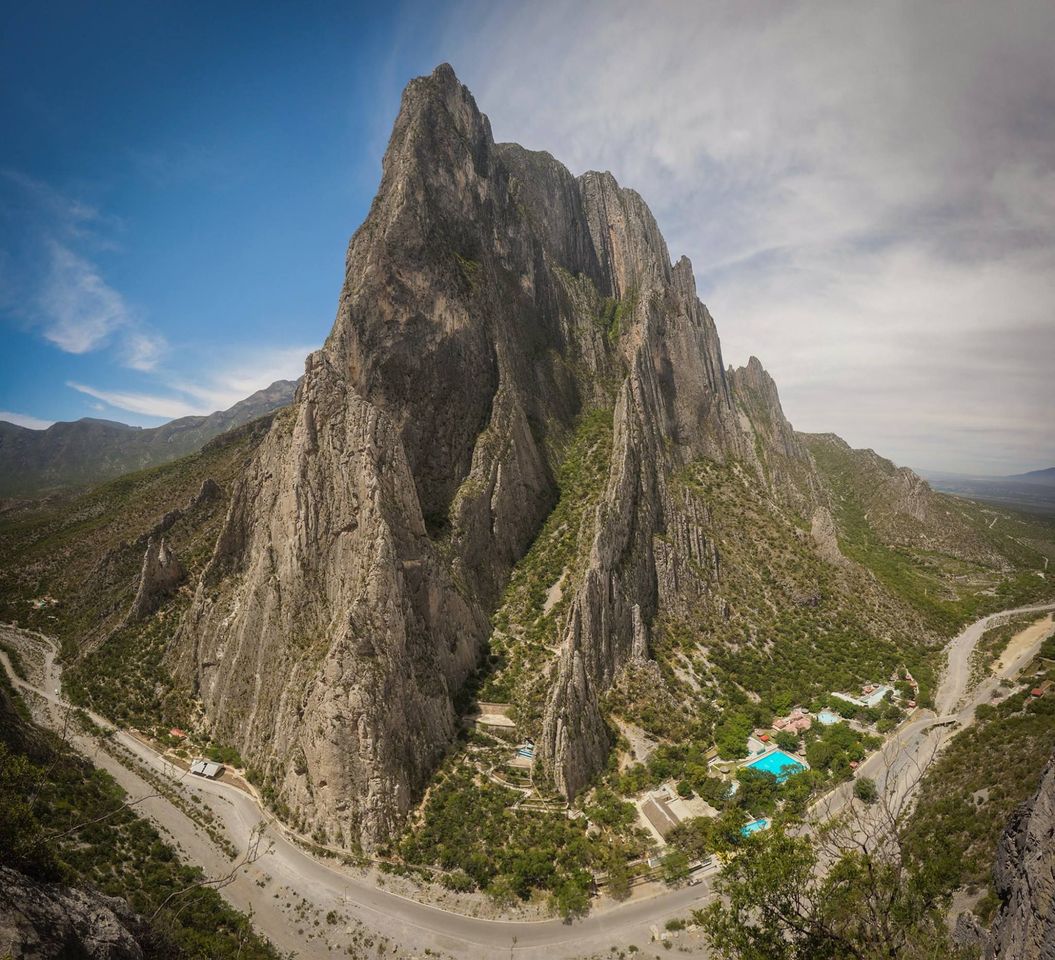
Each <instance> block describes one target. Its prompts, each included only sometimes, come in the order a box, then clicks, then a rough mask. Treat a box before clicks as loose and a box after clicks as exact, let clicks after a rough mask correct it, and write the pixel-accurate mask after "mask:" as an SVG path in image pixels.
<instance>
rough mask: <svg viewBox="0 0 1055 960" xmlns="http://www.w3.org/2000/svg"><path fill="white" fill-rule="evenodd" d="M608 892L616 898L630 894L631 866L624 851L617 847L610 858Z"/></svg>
mask: <svg viewBox="0 0 1055 960" xmlns="http://www.w3.org/2000/svg"><path fill="white" fill-rule="evenodd" d="M608 894H609V896H611V897H612V898H613V899H614V900H625V899H626V898H627V897H628V896H630V867H629V866H628V865H627V862H626V854H625V853H624V851H622V850H619V849H615V850H613V851H612V854H611V856H610V858H609V860H608Z"/></svg>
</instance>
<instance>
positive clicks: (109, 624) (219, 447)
mask: <svg viewBox="0 0 1055 960" xmlns="http://www.w3.org/2000/svg"><path fill="white" fill-rule="evenodd" d="M271 419H272V418H271V417H266V418H263V419H261V420H257V421H254V422H253V423H251V424H247V425H246V426H244V427H239V428H238V429H237V430H233V431H231V432H230V433H227V434H224V435H223V436H222V437H218V438H217V439H215V440H212V441H210V442H209V443H208V444H206V445H205V447H203V448H202V450H201V451H199V452H198V453H194V454H191V455H190V456H188V457H184V458H183V459H181V460H177V461H175V462H173V463H171V464H166V465H164V466H161V467H153V468H151V469H149V470H144V471H140V472H138V473H132V474H128V475H127V476H124V477H121V478H119V479H117V480H113V481H111V482H109V483H106V484H103V485H102V486H100V487H97V488H95V489H94V490H91V491H89V492H88V493H84V494H81V495H78V496H73V497H68V498H66V497H63V498H50V499H48V500H44V501H41V502H40V503H39V504H32V505H28V506H23V507H20V508H16V509H11V510H8V511H7V512H5V513H3V514H0V619H2V620H5V621H9V622H17V623H19V624H20V625H22V626H23V627H28V628H31V629H34V630H38V631H41V632H43V633H47V634H49V635H51V636H54V637H57V638H58V639H59V641H60V642H61V645H62V655H63V658H64V659H65V660H66V661H67V669H66V671H65V673H64V677H65V682H66V684H67V688H68V693H69V694H70V695H71V697H72V698H73V699H74V700H75V701H76V702H78V703H82V704H85V705H90V706H91V707H92V708H93V709H96V710H98V711H99V712H100V713H103V714H105V715H106V716H108V717H110V718H111V719H113V720H115V721H117V722H121V723H125V724H129V723H133V724H136V723H138V724H146V723H149V722H157V721H165V722H177V721H180V720H182V719H183V718H184V716H185V713H186V708H185V705H184V704H182V703H181V702H180V701H179V698H173V697H169V693H170V691H171V687H172V682H171V678H170V677H169V676H168V673H167V670H166V669H165V667H164V665H163V663H162V654H163V652H164V649H165V646H166V644H167V642H168V640H169V639H170V638H171V636H172V635H173V633H174V631H175V630H176V628H177V627H178V625H179V620H180V617H181V615H182V611H183V609H184V608H185V607H186V604H187V602H188V599H189V595H190V591H191V590H193V587H194V585H195V584H196V582H197V580H198V578H199V576H200V574H201V572H202V570H203V569H204V567H205V564H206V563H207V562H208V559H209V557H210V555H211V553H212V548H213V544H214V543H215V541H216V537H217V535H218V533H219V529H220V525H221V523H222V521H223V518H224V515H225V514H226V510H227V501H228V496H229V492H230V488H231V485H232V483H233V482H234V481H235V479H236V478H237V477H238V475H239V474H240V473H241V472H242V470H243V469H244V465H245V463H246V461H247V459H248V457H249V456H250V455H251V453H252V451H253V450H254V449H255V448H256V446H257V444H258V443H259V442H260V440H261V438H262V437H263V435H264V433H265V432H266V430H267V428H268V426H269V424H270V422H271ZM206 481H212V482H213V484H215V486H213V485H211V484H210V485H209V486H208V487H207V488H206V490H205V493H204V495H202V491H203V484H205V483H206ZM151 535H155V536H157V537H164V538H165V540H166V542H167V543H168V545H169V547H170V548H171V549H172V550H173V551H174V552H175V554H176V556H177V557H178V558H179V560H180V562H181V563H182V564H183V566H184V568H185V569H186V571H187V579H186V581H185V585H184V587H183V588H182V589H181V591H180V592H178V593H177V594H176V595H175V596H173V597H172V598H171V599H170V600H169V601H168V602H166V603H165V604H164V605H163V606H162V607H161V609H160V610H159V611H158V612H157V613H156V614H155V615H153V616H151V617H149V618H147V619H146V620H143V621H141V622H129V621H127V620H126V618H127V615H128V612H129V609H130V607H131V604H132V600H133V598H134V596H135V593H136V589H137V587H138V582H139V573H140V569H141V566H142V563H143V555H144V552H145V550H146V545H147V540H148V538H149V537H150V536H151ZM115 678H120V682H115Z"/></svg>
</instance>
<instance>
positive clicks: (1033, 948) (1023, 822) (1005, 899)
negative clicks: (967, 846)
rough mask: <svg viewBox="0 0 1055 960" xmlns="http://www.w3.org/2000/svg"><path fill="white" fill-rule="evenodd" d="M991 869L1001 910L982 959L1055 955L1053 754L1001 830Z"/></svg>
mask: <svg viewBox="0 0 1055 960" xmlns="http://www.w3.org/2000/svg"><path fill="white" fill-rule="evenodd" d="M993 873H994V880H995V881H996V893H997V896H998V897H999V898H1000V910H999V912H998V913H997V916H996V919H995V920H994V921H993V925H992V928H991V930H990V932H989V936H988V943H987V945H986V949H985V957H986V960H1055V757H1052V759H1051V761H1050V762H1049V763H1048V765H1047V767H1046V768H1045V770H1044V774H1043V776H1042V777H1041V781H1040V787H1039V788H1038V789H1037V792H1036V795H1035V796H1034V797H1033V799H1032V800H1030V801H1029V802H1028V803H1025V804H1023V805H1022V806H1021V807H1020V808H1019V809H1018V810H1016V811H1015V814H1014V815H1013V816H1012V818H1011V820H1010V821H1009V823H1008V825H1007V828H1006V829H1005V830H1004V835H1003V837H1002V838H1001V840H1000V846H999V848H998V849H997V856H996V865H995V867H994V871H993Z"/></svg>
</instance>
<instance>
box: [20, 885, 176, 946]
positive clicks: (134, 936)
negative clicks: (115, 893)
mask: <svg viewBox="0 0 1055 960" xmlns="http://www.w3.org/2000/svg"><path fill="white" fill-rule="evenodd" d="M152 943H153V938H152V937H151V935H150V934H149V932H148V931H147V930H146V929H145V925H144V924H143V922H142V921H141V920H139V919H138V918H137V917H136V916H135V915H134V914H133V913H132V912H131V911H130V910H129V909H128V904H126V903H125V902H124V901H123V900H119V899H117V898H115V897H104V896H102V895H101V894H98V893H94V892H90V891H86V890H81V889H78V888H75V887H65V886H62V885H61V884H57V883H38V882H36V881H34V880H31V879H29V878H28V877H26V876H25V875H24V874H21V873H19V872H18V871H17V870H12V869H10V868H8V867H3V866H0V956H10V957H20V958H24V960H53V958H57V957H62V958H64V960H65V958H68V960H142V958H144V957H150V956H154V955H155V954H154V953H153V952H152V951H151V945H152Z"/></svg>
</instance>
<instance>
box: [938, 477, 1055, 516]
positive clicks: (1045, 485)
mask: <svg viewBox="0 0 1055 960" xmlns="http://www.w3.org/2000/svg"><path fill="white" fill-rule="evenodd" d="M921 474H922V476H924V477H926V479H927V481H928V482H929V483H930V485H931V486H932V487H934V489H935V490H941V491H942V492H943V493H952V494H956V495H957V496H961V497H971V498H972V499H975V500H986V501H989V502H990V503H999V504H1001V505H1003V506H1009V507H1017V508H1019V509H1021V510H1030V511H1034V512H1039V513H1055V467H1047V468H1045V469H1043V470H1031V471H1029V472H1028V473H1016V474H1012V475H1010V476H1006V477H985V476H972V475H969V474H962V473H944V472H940V471H930V472H926V473H922V471H921Z"/></svg>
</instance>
